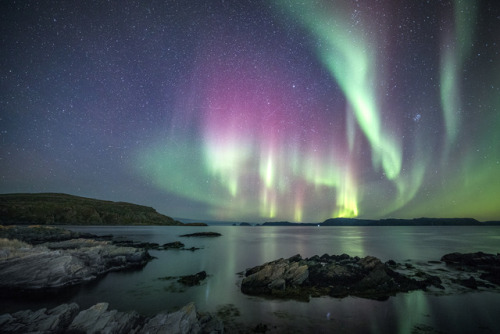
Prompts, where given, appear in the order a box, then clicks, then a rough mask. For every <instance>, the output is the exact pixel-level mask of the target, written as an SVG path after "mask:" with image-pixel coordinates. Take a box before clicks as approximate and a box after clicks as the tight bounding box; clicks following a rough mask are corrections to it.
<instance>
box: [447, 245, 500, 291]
mask: <svg viewBox="0 0 500 334" xmlns="http://www.w3.org/2000/svg"><path fill="white" fill-rule="evenodd" d="M441 261H443V262H445V263H446V264H447V265H450V266H453V267H459V268H460V269H461V270H464V271H482V273H481V275H480V278H481V279H484V280H486V281H489V282H491V283H494V284H497V285H500V254H496V255H495V254H488V253H483V252H476V253H466V254H462V253H450V254H446V255H444V256H443V257H442V258H441ZM461 283H462V285H464V286H468V287H471V288H473V289H474V288H477V287H478V282H477V280H476V279H474V277H471V278H468V279H466V280H462V282H461Z"/></svg>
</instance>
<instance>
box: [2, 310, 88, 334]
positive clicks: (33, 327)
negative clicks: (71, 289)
mask: <svg viewBox="0 0 500 334" xmlns="http://www.w3.org/2000/svg"><path fill="white" fill-rule="evenodd" d="M78 310H79V307H78V305H77V304H75V303H73V304H62V305H59V306H58V307H55V308H53V309H51V310H49V311H47V309H45V308H43V309H40V310H38V311H35V312H33V311H30V310H27V311H19V312H16V313H13V314H12V315H11V314H4V315H1V316H0V328H1V331H2V333H30V332H31V333H33V332H36V333H63V332H64V330H65V328H67V327H68V325H69V324H70V323H71V321H72V320H73V318H74V317H75V315H76V314H77V313H78Z"/></svg>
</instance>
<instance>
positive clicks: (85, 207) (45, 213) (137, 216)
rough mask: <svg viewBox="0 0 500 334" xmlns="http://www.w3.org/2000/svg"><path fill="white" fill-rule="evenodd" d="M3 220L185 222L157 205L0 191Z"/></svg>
mask: <svg viewBox="0 0 500 334" xmlns="http://www.w3.org/2000/svg"><path fill="white" fill-rule="evenodd" d="M0 224H2V225H8V224H39V225H46V224H47V225H49V224H53V225H182V223H181V222H178V221H176V220H174V219H172V218H171V217H168V216H164V215H162V214H159V213H158V212H156V210H155V209H153V208H150V207H147V206H142V205H137V204H131V203H125V202H112V201H103V200H98V199H92V198H85V197H78V196H73V195H67V194H53V193H40V194H0Z"/></svg>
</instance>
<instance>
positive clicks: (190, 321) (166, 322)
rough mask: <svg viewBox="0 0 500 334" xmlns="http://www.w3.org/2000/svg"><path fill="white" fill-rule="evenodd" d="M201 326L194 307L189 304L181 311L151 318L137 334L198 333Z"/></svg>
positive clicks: (192, 304)
mask: <svg viewBox="0 0 500 334" xmlns="http://www.w3.org/2000/svg"><path fill="white" fill-rule="evenodd" d="M200 332H201V326H200V324H199V323H198V318H197V314H196V307H195V306H194V303H189V304H188V305H186V306H184V307H183V308H182V309H181V310H179V311H177V312H173V313H160V314H157V315H156V316H154V317H153V318H151V319H150V320H149V321H148V322H146V324H145V325H144V327H143V328H142V330H141V331H140V332H139V333H144V334H146V333H148V334H160V333H172V334H181V333H200Z"/></svg>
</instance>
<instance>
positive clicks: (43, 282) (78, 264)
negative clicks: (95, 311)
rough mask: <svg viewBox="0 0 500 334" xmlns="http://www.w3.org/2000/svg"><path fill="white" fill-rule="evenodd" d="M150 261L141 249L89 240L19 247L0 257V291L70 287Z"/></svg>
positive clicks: (139, 266) (137, 266)
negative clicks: (110, 272)
mask: <svg viewBox="0 0 500 334" xmlns="http://www.w3.org/2000/svg"><path fill="white" fill-rule="evenodd" d="M6 243H16V241H6ZM150 258H151V257H150V255H149V253H148V252H147V251H146V250H143V249H136V248H131V247H118V246H115V245H112V244H110V243H109V242H107V241H95V240H90V239H72V240H66V241H61V242H52V243H47V244H46V245H44V246H35V247H20V248H18V249H16V250H15V252H14V251H12V252H10V253H9V254H8V255H5V256H3V257H0V289H14V290H28V291H29V290H36V289H45V288H58V287H65V286H72V285H76V284H80V283H82V282H85V281H90V280H93V279H95V278H97V277H98V276H100V275H103V274H105V273H107V272H109V271H115V270H123V269H129V268H141V267H143V266H144V265H146V263H147V262H148V261H149V260H150Z"/></svg>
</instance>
